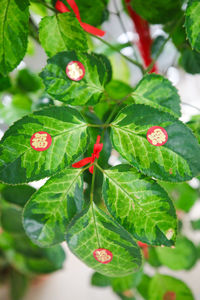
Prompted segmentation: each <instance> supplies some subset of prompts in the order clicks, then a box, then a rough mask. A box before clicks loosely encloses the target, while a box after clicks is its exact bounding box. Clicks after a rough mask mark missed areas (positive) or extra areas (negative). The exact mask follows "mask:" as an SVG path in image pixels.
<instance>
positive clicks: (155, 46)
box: [151, 35, 166, 59]
mask: <svg viewBox="0 0 200 300" xmlns="http://www.w3.org/2000/svg"><path fill="white" fill-rule="evenodd" d="M165 41H166V37H165V36H163V35H159V36H157V37H156V38H155V40H153V43H152V45H151V57H152V58H153V59H156V56H157V55H158V53H159V51H160V49H161V47H162V46H163V43H164V42H165Z"/></svg>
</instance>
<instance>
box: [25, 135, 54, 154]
mask: <svg viewBox="0 0 200 300" xmlns="http://www.w3.org/2000/svg"><path fill="white" fill-rule="evenodd" d="M51 142H52V139H51V136H50V134H48V133H47V132H45V131H38V132H35V133H34V134H33V135H32V137H31V139H30V145H31V147H32V148H33V149H34V150H36V151H45V150H47V149H48V148H49V147H50V146H51Z"/></svg>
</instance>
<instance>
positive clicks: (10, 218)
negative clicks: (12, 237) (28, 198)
mask: <svg viewBox="0 0 200 300" xmlns="http://www.w3.org/2000/svg"><path fill="white" fill-rule="evenodd" d="M1 206H2V207H1V226H2V228H3V230H5V231H7V232H9V233H12V234H22V233H24V229H23V226H22V219H21V216H22V209H21V208H20V207H17V206H15V205H10V204H9V205H8V204H7V205H6V204H5V203H4V204H3V205H2V204H1Z"/></svg>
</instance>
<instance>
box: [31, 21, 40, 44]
mask: <svg viewBox="0 0 200 300" xmlns="http://www.w3.org/2000/svg"><path fill="white" fill-rule="evenodd" d="M29 35H30V36H31V37H32V38H34V40H36V42H38V43H39V44H40V40H39V35H38V28H37V26H36V25H35V23H34V22H33V20H32V18H31V17H30V19H29Z"/></svg>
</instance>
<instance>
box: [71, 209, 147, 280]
mask: <svg viewBox="0 0 200 300" xmlns="http://www.w3.org/2000/svg"><path fill="white" fill-rule="evenodd" d="M67 243H68V246H69V248H70V249H71V251H72V252H73V253H74V254H75V255H76V256H77V257H78V258H79V259H80V260H82V261H83V262H84V263H86V264H87V265H88V266H89V267H91V268H93V269H95V270H96V271H98V272H99V273H102V274H104V275H107V276H111V277H117V276H118V277H119V276H125V275H128V274H130V273H133V272H134V271H135V270H136V269H138V268H139V267H140V265H141V254H140V250H139V248H138V246H137V245H136V243H135V241H134V240H133V239H132V237H131V236H130V235H129V233H128V232H126V231H125V230H124V229H123V228H122V227H120V226H119V225H118V224H117V223H116V222H115V221H114V220H112V219H111V218H110V217H109V216H108V215H106V214H105V213H104V212H103V211H102V210H100V209H99V208H97V207H96V206H95V204H93V206H90V207H89V208H87V209H86V210H84V211H83V212H81V213H80V214H79V215H77V216H76V217H75V218H74V219H73V221H72V222H71V224H70V225H69V226H68V228H67ZM99 248H104V249H108V250H109V251H110V252H111V253H112V254H113V258H112V260H111V261H110V262H109V263H107V264H102V263H100V262H98V261H97V260H96V259H95V258H94V256H93V252H94V250H96V249H99Z"/></svg>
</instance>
